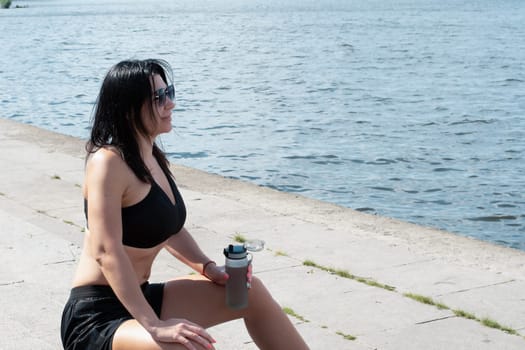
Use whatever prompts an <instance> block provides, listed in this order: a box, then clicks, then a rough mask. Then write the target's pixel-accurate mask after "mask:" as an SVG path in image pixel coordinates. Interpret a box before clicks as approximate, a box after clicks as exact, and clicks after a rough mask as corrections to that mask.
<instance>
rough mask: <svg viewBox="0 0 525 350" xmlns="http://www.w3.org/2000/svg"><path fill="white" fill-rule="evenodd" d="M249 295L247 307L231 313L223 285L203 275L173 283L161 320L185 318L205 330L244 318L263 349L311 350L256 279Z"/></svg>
mask: <svg viewBox="0 0 525 350" xmlns="http://www.w3.org/2000/svg"><path fill="white" fill-rule="evenodd" d="M248 295H249V303H248V305H249V306H248V308H246V309H243V310H232V309H230V308H228V307H227V306H226V303H225V288H224V287H223V286H218V285H215V284H213V283H211V282H210V281H208V280H207V279H204V278H202V277H200V276H190V277H185V278H184V279H177V280H173V281H170V282H168V283H167V284H166V287H165V289H164V301H163V305H162V313H161V318H162V319H168V318H185V319H188V320H190V321H192V322H195V323H197V324H199V325H201V326H202V327H205V328H208V327H211V326H214V325H217V324H220V323H224V322H227V321H230V320H233V319H237V318H244V321H245V324H246V327H247V329H248V332H249V333H250V335H251V337H252V338H253V340H254V341H255V343H256V344H257V346H258V347H259V348H260V349H265V350H266V349H268V350H281V349H282V350H285V349H286V350H303V349H308V346H307V345H306V343H305V342H304V340H303V339H302V338H301V336H300V335H299V333H298V332H297V330H296V329H295V327H294V326H293V324H292V323H291V322H290V320H289V319H288V316H286V314H285V313H284V312H283V311H282V309H281V307H280V306H279V305H278V304H277V303H276V302H275V300H274V299H273V298H272V296H271V295H270V293H269V292H268V290H267V289H266V287H265V286H264V284H263V283H262V282H261V281H260V280H259V279H257V278H256V277H254V278H253V279H252V288H251V289H250V291H249V293H248Z"/></svg>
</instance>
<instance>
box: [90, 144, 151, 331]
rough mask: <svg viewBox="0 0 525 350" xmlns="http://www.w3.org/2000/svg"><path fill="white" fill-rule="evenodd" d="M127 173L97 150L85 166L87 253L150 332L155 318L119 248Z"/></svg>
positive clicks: (115, 159)
mask: <svg viewBox="0 0 525 350" xmlns="http://www.w3.org/2000/svg"><path fill="white" fill-rule="evenodd" d="M128 178H129V170H128V169H127V167H126V165H125V163H124V161H123V160H122V159H121V158H120V157H119V156H118V155H117V154H116V153H114V152H112V151H110V150H106V149H101V150H99V151H98V152H97V153H95V154H94V155H93V156H92V157H91V158H90V159H89V161H88V163H87V167H86V196H87V199H88V217H89V231H90V240H89V246H88V251H89V254H90V255H91V256H93V258H94V259H95V260H96V261H97V263H98V265H99V267H100V270H101V271H102V273H103V274H104V277H105V278H106V280H107V281H108V283H109V285H110V286H111V287H112V289H113V290H114V292H115V294H116V295H117V297H118V298H119V300H120V301H121V302H122V304H124V306H125V307H126V308H127V309H128V311H129V312H130V313H131V314H132V315H133V317H134V318H135V319H137V321H138V322H139V323H140V324H142V325H143V326H144V327H145V328H146V329H148V330H151V329H152V328H153V327H154V326H155V324H156V322H157V321H158V317H157V316H156V314H155V313H154V311H153V310H152V308H151V307H150V305H149V304H148V303H147V301H146V300H145V298H144V296H143V294H142V291H141V290H140V286H139V283H140V282H139V281H138V280H137V277H136V274H135V272H134V270H133V266H132V263H131V261H130V259H129V257H128V255H127V254H126V251H125V249H124V246H123V245H122V218H121V207H122V197H123V195H124V192H125V190H126V186H127V181H126V179H128Z"/></svg>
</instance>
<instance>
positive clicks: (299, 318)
mask: <svg viewBox="0 0 525 350" xmlns="http://www.w3.org/2000/svg"><path fill="white" fill-rule="evenodd" d="M283 311H284V313H285V314H287V315H290V316H292V317H295V318H296V319H298V320H300V321H303V322H310V321H308V320H307V319H305V318H304V317H303V316H301V315H299V314H297V313H296V312H295V311H294V310H293V309H292V308H289V307H286V306H285V307H283Z"/></svg>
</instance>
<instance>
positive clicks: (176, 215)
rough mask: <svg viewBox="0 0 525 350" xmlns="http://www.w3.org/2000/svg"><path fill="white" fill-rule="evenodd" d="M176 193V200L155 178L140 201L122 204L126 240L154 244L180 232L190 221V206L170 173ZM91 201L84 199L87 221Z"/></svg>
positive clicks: (144, 245) (134, 244) (138, 244)
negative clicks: (188, 210)
mask: <svg viewBox="0 0 525 350" xmlns="http://www.w3.org/2000/svg"><path fill="white" fill-rule="evenodd" d="M166 176H167V178H168V182H169V184H170V188H171V191H172V192H173V195H174V197H175V204H173V203H172V202H171V200H170V198H169V197H168V195H167V194H166V193H165V192H164V191H163V190H162V188H161V187H160V186H159V185H158V184H157V183H156V182H155V181H152V183H151V188H150V190H149V192H148V194H147V195H146V197H144V199H143V200H141V201H140V202H138V203H136V204H133V205H131V206H129V207H124V208H122V244H124V245H127V246H130V247H135V248H152V247H154V246H156V245H158V244H160V243H162V242H164V241H165V240H166V239H168V238H169V237H170V236H172V235H174V234H176V233H177V232H179V231H180V230H181V229H182V227H183V226H184V222H185V221H186V206H185V205H184V201H183V200H182V196H181V195H180V193H179V190H178V189H177V185H175V182H174V181H173V179H172V178H171V176H170V175H169V174H166ZM87 208H88V202H87V200H86V199H84V213H85V215H86V221H87V220H88V214H87Z"/></svg>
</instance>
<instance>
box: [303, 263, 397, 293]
mask: <svg viewBox="0 0 525 350" xmlns="http://www.w3.org/2000/svg"><path fill="white" fill-rule="evenodd" d="M303 265H305V266H310V267H315V268H317V269H320V270H323V271H326V272H329V273H331V274H332V275H336V276H339V277H342V278H348V279H352V280H355V281H357V282H361V283H364V284H368V285H369V286H372V287H378V288H383V289H386V290H389V291H391V292H393V291H395V290H396V287H392V286H389V285H388V284H383V283H379V282H377V281H374V280H373V279H370V278H365V277H359V276H355V275H353V274H351V273H350V272H348V271H346V270H341V269H334V268H332V267H326V266H322V265H319V264H317V263H315V262H313V261H312V260H305V261H304V262H303Z"/></svg>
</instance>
